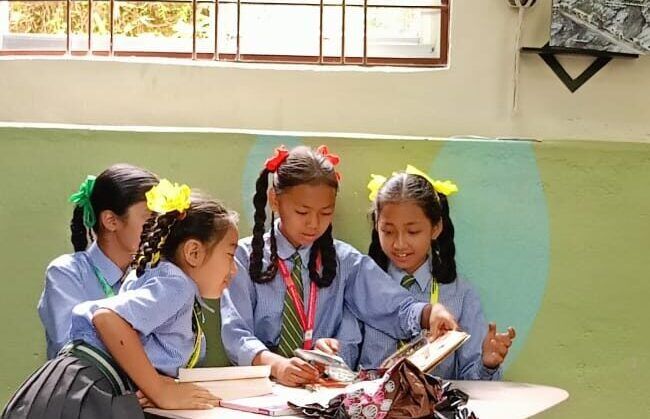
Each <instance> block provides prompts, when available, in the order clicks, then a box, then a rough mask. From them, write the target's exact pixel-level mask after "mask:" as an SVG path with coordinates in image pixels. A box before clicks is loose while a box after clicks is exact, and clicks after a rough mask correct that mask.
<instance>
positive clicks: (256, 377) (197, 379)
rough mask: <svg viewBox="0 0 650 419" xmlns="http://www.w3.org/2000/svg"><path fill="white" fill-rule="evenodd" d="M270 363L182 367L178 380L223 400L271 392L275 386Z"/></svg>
mask: <svg viewBox="0 0 650 419" xmlns="http://www.w3.org/2000/svg"><path fill="white" fill-rule="evenodd" d="M270 374H271V367H270V366H268V365H261V366H250V367H221V368H181V369H179V371H178V381H180V382H181V383H194V384H196V385H199V386H201V387H204V388H206V389H208V390H209V391H210V392H211V393H212V394H214V395H215V396H217V397H219V398H221V400H234V399H241V398H246V397H254V396H262V395H265V394H271V393H272V392H273V387H272V384H271V380H270V379H269V375H270Z"/></svg>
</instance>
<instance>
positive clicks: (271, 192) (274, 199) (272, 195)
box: [267, 188, 280, 214]
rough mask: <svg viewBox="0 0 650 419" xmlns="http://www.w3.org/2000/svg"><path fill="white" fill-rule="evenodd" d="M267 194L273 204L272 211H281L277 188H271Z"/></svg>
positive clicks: (271, 204)
mask: <svg viewBox="0 0 650 419" xmlns="http://www.w3.org/2000/svg"><path fill="white" fill-rule="evenodd" d="M267 196H268V197H269V205H270V206H271V211H273V212H274V213H276V214H277V213H278V212H279V211H280V210H279V208H280V206H279V205H278V194H277V193H275V189H274V188H270V189H269V193H268V194H267Z"/></svg>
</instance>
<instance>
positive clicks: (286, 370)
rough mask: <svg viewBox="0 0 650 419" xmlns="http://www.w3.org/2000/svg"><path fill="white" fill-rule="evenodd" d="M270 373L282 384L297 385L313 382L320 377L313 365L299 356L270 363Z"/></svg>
mask: <svg viewBox="0 0 650 419" xmlns="http://www.w3.org/2000/svg"><path fill="white" fill-rule="evenodd" d="M271 375H273V376H274V377H275V379H276V380H277V381H278V382H279V383H280V384H282V385H285V386H289V387H298V386H302V385H304V384H313V383H315V382H316V381H318V378H319V377H320V373H319V371H318V370H317V369H316V367H314V366H313V365H311V364H309V363H308V362H305V361H303V360H302V359H300V358H295V357H294V358H289V359H287V358H282V359H281V360H278V361H276V362H274V363H273V364H272V365H271Z"/></svg>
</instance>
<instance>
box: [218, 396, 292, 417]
mask: <svg viewBox="0 0 650 419" xmlns="http://www.w3.org/2000/svg"><path fill="white" fill-rule="evenodd" d="M219 405H220V406H221V407H225V408H227V409H233V410H241V411H243V412H250V413H257V414H259V415H265V416H291V415H295V414H297V413H298V412H297V411H296V410H294V409H292V408H290V407H289V405H288V404H287V398H286V397H285V396H280V395H277V394H269V395H266V396H258V397H246V398H242V399H235V400H222V401H221V402H220V403H219Z"/></svg>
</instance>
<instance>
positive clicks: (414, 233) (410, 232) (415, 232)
mask: <svg viewBox="0 0 650 419" xmlns="http://www.w3.org/2000/svg"><path fill="white" fill-rule="evenodd" d="M408 233H409V234H412V235H416V234H420V233H422V231H409V232H408Z"/></svg>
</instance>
